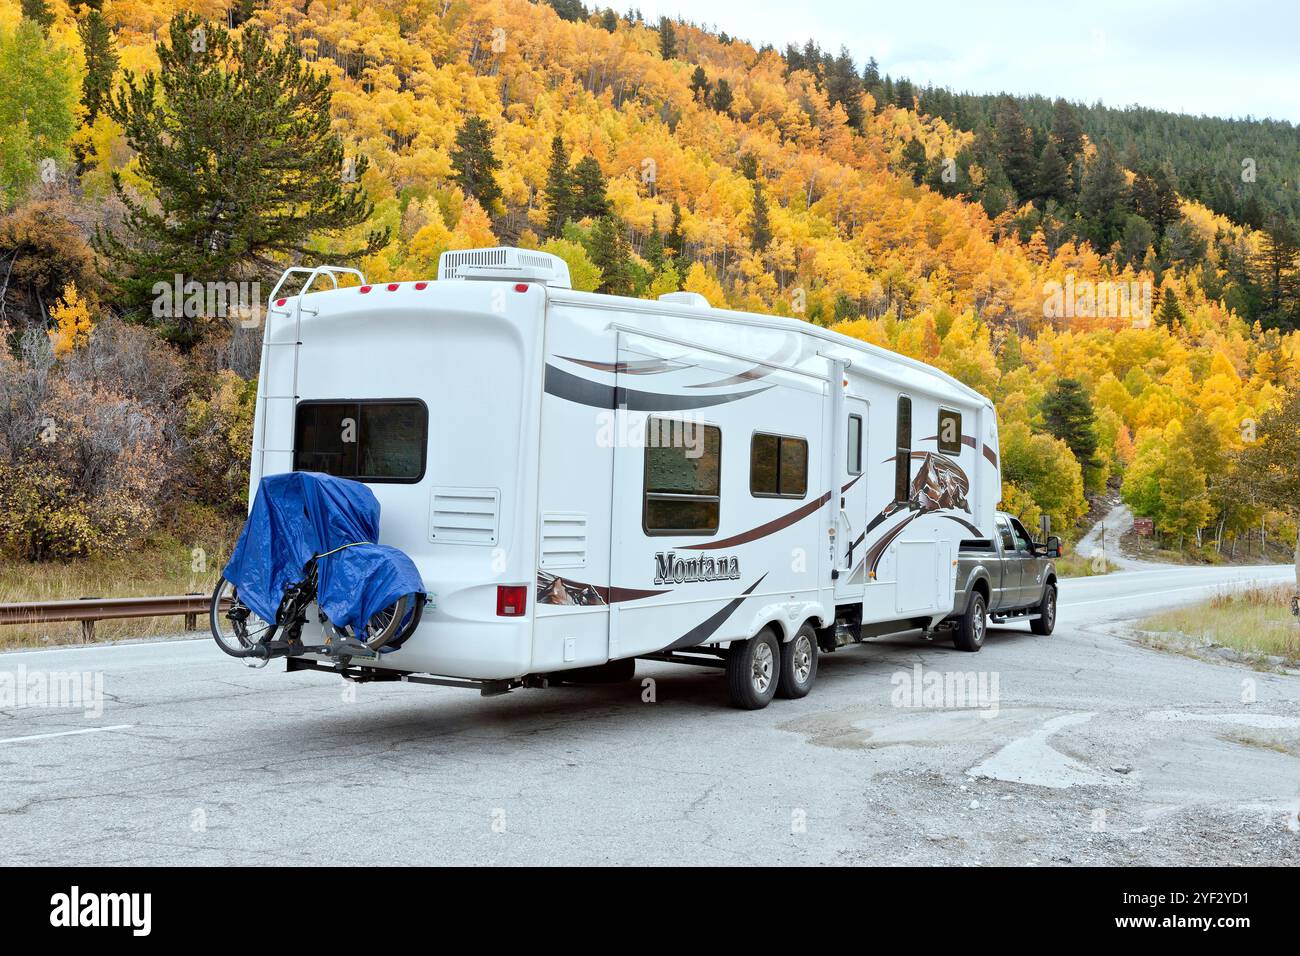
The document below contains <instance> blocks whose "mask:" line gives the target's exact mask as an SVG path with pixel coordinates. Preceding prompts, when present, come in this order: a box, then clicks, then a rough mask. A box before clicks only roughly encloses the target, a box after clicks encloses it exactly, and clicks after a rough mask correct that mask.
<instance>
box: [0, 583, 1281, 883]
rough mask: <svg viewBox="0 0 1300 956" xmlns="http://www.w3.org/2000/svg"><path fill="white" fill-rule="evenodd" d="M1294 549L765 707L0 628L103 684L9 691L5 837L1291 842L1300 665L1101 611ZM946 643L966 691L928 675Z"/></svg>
mask: <svg viewBox="0 0 1300 956" xmlns="http://www.w3.org/2000/svg"><path fill="white" fill-rule="evenodd" d="M1290 574H1291V571H1290V569H1289V568H1287V567H1267V568H1241V569H1209V568H1196V569H1193V568H1162V569H1155V570H1143V571H1136V572H1123V573H1116V574H1112V575H1108V576H1105V577H1098V578H1088V579H1081V580H1072V581H1068V582H1066V584H1065V586H1064V587H1063V589H1062V595H1061V613H1060V623H1059V626H1058V629H1057V632H1056V634H1055V635H1053V636H1052V637H1050V638H1043V637H1036V636H1034V635H1032V634H1030V633H1029V631H1028V629H1027V628H1026V627H1024V626H1021V627H1005V628H994V629H992V630H991V632H990V637H989V641H988V643H987V645H986V646H985V648H984V650H983V652H981V653H980V654H977V655H976V654H962V653H959V652H957V651H955V650H953V649H951V647H950V646H948V645H941V644H939V643H937V642H936V643H933V644H931V643H928V642H926V641H924V640H923V639H921V638H920V637H918V636H906V637H899V638H891V639H879V640H875V641H872V642H870V643H868V644H866V645H863V646H859V647H853V648H850V649H845V650H841V651H839V652H837V653H835V654H833V655H829V656H826V657H824V658H823V663H822V670H821V675H820V677H819V680H818V683H817V686H816V687H815V689H814V691H813V693H812V695H811V696H809V697H808V698H806V699H805V700H802V701H776V702H774V703H773V704H772V706H770V707H769V708H767V709H766V710H763V711H759V712H754V713H746V712H741V711H735V710H731V709H729V708H727V707H726V705H725V703H724V695H723V688H722V683H721V679H720V676H719V675H717V674H715V673H713V672H707V671H697V670H695V669H691V668H683V667H675V666H672V665H657V664H656V665H642V666H641V668H640V670H639V672H638V678H644V677H652V678H653V679H654V681H655V684H654V692H655V695H654V696H655V702H654V703H646V702H643V700H642V695H643V689H642V686H641V685H640V684H639V683H634V684H628V685H620V686H617V687H603V688H554V689H550V690H545V691H516V692H514V693H512V694H510V695H508V696H506V697H503V698H494V699H481V698H479V697H478V696H477V695H476V694H473V693H471V692H468V691H461V690H452V689H445V688H428V687H416V686H401V685H398V686H393V685H388V686H383V685H372V686H361V687H353V690H355V692H356V693H355V697H352V696H350V695H348V694H345V692H344V685H343V683H342V681H340V680H338V679H337V678H334V677H331V676H329V675H321V674H294V675H287V674H285V673H283V672H282V670H281V669H280V665H271V666H270V667H268V668H266V669H264V670H258V671H255V670H250V669H247V668H245V667H243V666H242V665H241V664H239V663H238V662H235V661H232V660H230V659H229V658H225V657H223V656H222V655H221V654H220V653H219V652H218V651H217V649H216V648H215V647H214V646H212V645H211V644H210V643H209V642H208V641H206V640H205V641H173V642H161V643H141V644H126V645H117V646H105V647H92V648H74V649H64V650H47V651H35V652H21V653H11V654H4V655H0V681H2V680H3V675H4V673H5V672H9V673H13V674H20V675H23V676H24V677H25V678H26V679H27V681H28V682H29V683H30V681H31V680H32V678H33V676H35V678H36V679H37V681H38V683H39V679H40V678H41V677H42V675H47V674H48V673H49V672H51V671H60V672H69V671H86V672H88V673H90V674H91V675H92V678H93V677H94V675H102V678H103V681H104V685H103V687H104V692H105V695H106V700H105V701H104V705H103V712H102V714H99V715H97V716H90V717H87V716H84V715H83V714H82V713H81V712H80V711H75V710H70V709H61V708H52V707H49V706H26V707H9V709H5V710H0V846H3V847H4V858H5V861H6V862H8V863H19V864H21V863H72V864H90V863H100V864H163V863H194V864H229V863H248V864H258V863H285V864H315V863H326V864H328V863H378V862H392V863H606V862H608V863H623V862H640V863H663V864H677V863H719V864H747V863H772V862H790V863H805V864H818V863H880V864H888V863H922V864H944V865H952V864H974V863H1010V864H1040V865H1050V864H1062V863H1085V862H1086V863H1218V862H1222V863H1279V862H1290V863H1296V862H1300V832H1296V831H1297V830H1300V825H1298V824H1297V823H1296V821H1295V813H1296V810H1297V805H1298V803H1300V678H1298V677H1292V676H1283V675H1269V674H1263V673H1257V672H1254V671H1250V670H1246V669H1243V668H1240V667H1233V666H1228V665H1219V664H1209V663H1205V662H1202V661H1197V660H1193V659H1190V658H1187V657H1183V656H1179V655H1174V654H1166V653H1161V652H1157V651H1152V650H1148V649H1145V648H1142V647H1139V646H1137V645H1135V644H1133V643H1131V642H1129V641H1127V640H1125V639H1124V638H1123V636H1122V635H1121V634H1118V633H1112V632H1113V631H1116V630H1117V628H1115V627H1114V626H1113V625H1112V624H1109V623H1107V622H1114V621H1118V620H1122V619H1124V618H1131V617H1134V616H1137V615H1140V614H1142V613H1144V612H1145V611H1147V610H1150V609H1152V608H1155V607H1161V606H1167V605H1171V604H1176V603H1180V602H1186V601H1191V600H1194V599H1196V598H1198V597H1201V596H1203V595H1207V594H1211V593H1213V592H1214V591H1215V590H1216V589H1218V588H1222V587H1230V586H1239V585H1240V584H1241V583H1243V582H1245V581H1249V580H1256V581H1273V580H1278V581H1285V580H1289V576H1290ZM918 666H920V667H921V668H922V670H921V672H920V674H921V678H922V679H921V682H920V690H919V691H918V692H917V693H916V694H914V695H913V694H912V693H911V692H910V691H909V690H908V688H907V687H906V686H905V682H906V681H910V680H912V679H913V678H914V677H915V676H916V675H917V671H916V668H917V667H918ZM959 672H971V673H972V680H973V681H974V684H973V686H974V688H975V689H976V690H978V689H979V686H980V685H979V681H980V680H981V679H982V680H983V681H984V685H983V686H984V690H985V691H986V694H985V695H984V696H979V697H976V698H975V699H974V700H967V701H965V702H964V703H966V704H967V705H970V704H976V705H983V706H964V707H958V706H943V705H944V704H945V703H948V704H953V703H963V702H962V701H956V702H954V701H953V700H952V698H951V697H950V698H949V699H948V700H947V701H945V700H943V699H938V700H927V699H926V693H925V690H926V687H927V686H928V682H927V680H926V678H927V677H928V675H931V674H938V675H950V677H955V676H957V675H958V673H959ZM995 679H996V681H997V684H996V694H994V693H993V691H994V684H993V681H994V680H995ZM905 691H906V693H905ZM1243 697H1244V698H1246V699H1248V700H1249V699H1250V698H1252V697H1253V699H1254V702H1249V703H1243ZM926 704H938V706H926Z"/></svg>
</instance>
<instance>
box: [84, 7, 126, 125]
mask: <svg viewBox="0 0 1300 956" xmlns="http://www.w3.org/2000/svg"><path fill="white" fill-rule="evenodd" d="M77 33H78V34H79V35H80V36H81V45H82V48H83V49H84V50H85V56H86V77H85V79H84V80H82V83H81V102H82V105H83V106H85V107H86V125H87V126H93V125H94V123H95V120H96V119H97V118H98V117H99V113H100V110H102V109H103V108H104V106H105V105H106V104H107V103H108V99H109V97H110V96H111V94H112V90H113V77H114V75H115V74H116V73H117V65H118V57H117V45H116V44H115V43H114V41H113V31H112V30H110V29H109V27H108V22H107V21H106V20H105V19H104V15H103V14H102V13H100V12H99V11H98V10H91V11H90V12H89V13H88V14H87V15H86V16H85V17H84V18H83V19H82V20H81V21H80V22H79V23H78V24H77Z"/></svg>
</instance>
